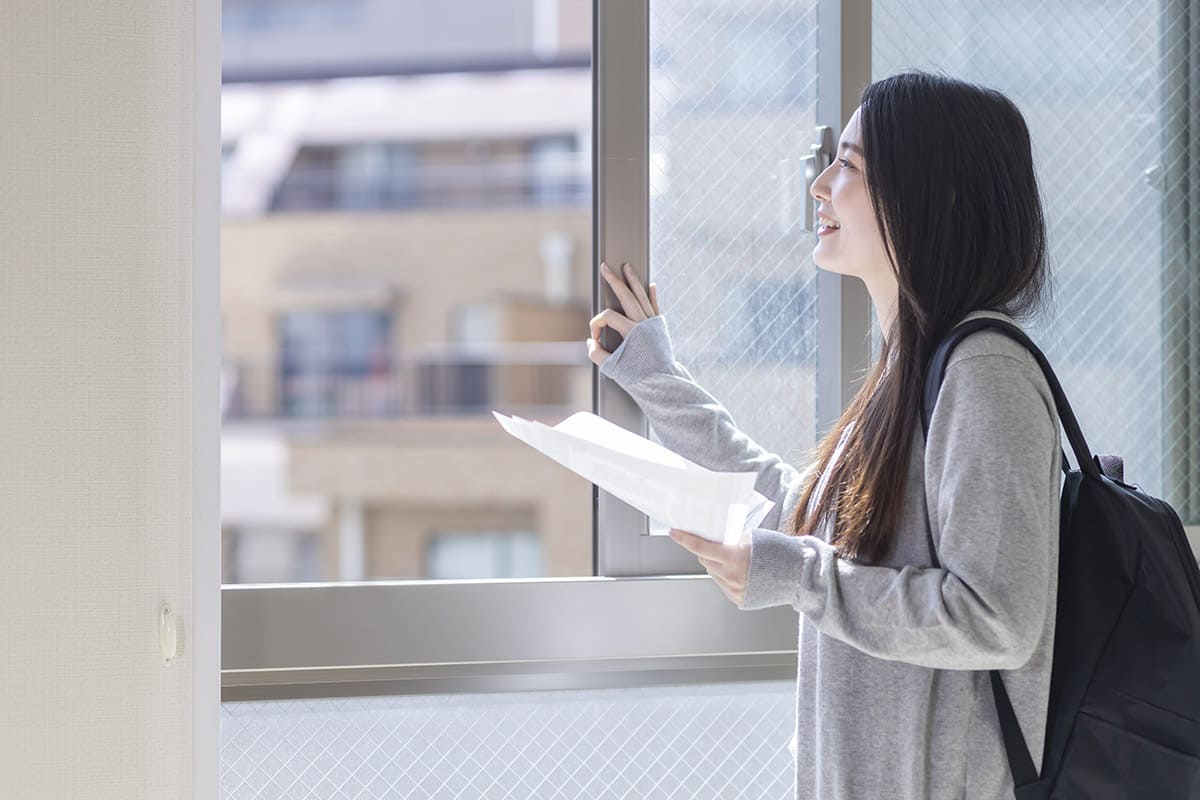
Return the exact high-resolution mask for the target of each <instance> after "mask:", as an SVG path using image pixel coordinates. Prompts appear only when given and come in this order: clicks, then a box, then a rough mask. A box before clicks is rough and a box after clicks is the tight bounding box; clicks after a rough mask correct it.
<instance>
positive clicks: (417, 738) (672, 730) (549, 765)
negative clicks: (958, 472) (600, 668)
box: [221, 681, 795, 800]
mask: <svg viewBox="0 0 1200 800" xmlns="http://www.w3.org/2000/svg"><path fill="white" fill-rule="evenodd" d="M794 715H795V686H794V683H793V682H792V681H764V682H752V683H730V684H707V685H698V686H662V687H651V688H636V689H592V690H580V691H550V692H512V693H504V694H478V695H476V694H470V695H417V696H385V697H361V698H334V699H322V700H282V701H269V702H238V703H224V704H223V705H222V708H221V717H222V719H221V738H222V743H221V785H222V797H223V798H224V800H260V798H270V799H271V800H276V798H288V800H302V799H304V798H312V799H313V800H367V799H368V798H388V799H389V800H399V798H433V799H434V800H459V799H460V798H462V800H467V799H468V798H471V799H474V798H486V799H487V800H493V799H494V800H503V799H504V798H513V799H514V800H543V798H544V800H553V799H555V798H562V799H563V800H567V799H568V798H569V799H570V800H601V799H602V798H603V800H610V799H611V800H633V799H634V798H654V800H672V798H678V800H683V799H684V798H687V800H703V799H704V798H712V800H717V799H718V798H720V800H734V799H735V798H745V799H747V800H749V799H750V798H753V799H754V800H769V799H770V798H778V799H779V800H786V799H787V798H790V797H791V796H792V785H793V782H794V777H793V773H794V769H793V762H792V757H791V754H790V753H789V752H788V749H787V741H788V739H789V737H790V736H791V734H792V731H793V728H794V725H795V718H794Z"/></svg>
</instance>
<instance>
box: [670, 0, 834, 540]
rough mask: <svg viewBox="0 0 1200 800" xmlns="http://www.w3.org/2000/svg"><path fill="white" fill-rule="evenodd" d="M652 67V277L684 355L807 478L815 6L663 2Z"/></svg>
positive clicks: (746, 0) (758, 0)
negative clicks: (806, 193) (808, 168)
mask: <svg viewBox="0 0 1200 800" xmlns="http://www.w3.org/2000/svg"><path fill="white" fill-rule="evenodd" d="M650 58H651V69H650V151H651V152H650V275H651V279H652V280H653V281H654V282H655V283H656V284H658V294H659V300H660V306H661V307H662V312H663V314H664V316H666V318H667V320H668V323H669V325H670V330H671V339H672V342H673V343H674V345H675V356H676V358H677V359H678V360H679V361H680V362H681V363H682V364H684V366H686V367H687V369H688V371H689V372H691V373H692V375H693V376H694V377H695V378H696V381H697V382H698V383H699V384H700V385H701V386H703V387H704V388H705V389H706V390H708V391H709V392H710V393H711V394H712V395H713V396H714V397H716V398H717V399H718V400H719V401H721V403H722V404H724V405H725V407H726V408H727V409H728V410H729V412H730V413H731V414H732V416H733V418H734V420H735V422H736V423H737V425H738V427H739V428H740V429H741V430H743V431H744V432H745V433H746V434H748V435H749V436H750V437H751V438H752V439H754V440H755V441H756V442H758V443H759V444H760V445H762V446H763V447H765V448H767V449H768V450H771V451H773V452H775V453H778V454H780V456H781V457H783V458H784V460H787V461H790V462H791V463H799V461H798V460H799V459H802V458H804V457H805V456H806V454H807V453H806V451H808V450H809V449H810V448H811V447H812V446H813V445H814V444H815V435H816V434H815V422H814V420H815V409H816V382H815V377H816V353H817V350H816V333H817V308H816V280H815V278H816V272H815V267H814V265H813V263H812V250H813V247H814V245H815V243H816V236H815V234H814V233H811V232H805V231H804V230H803V220H802V218H801V217H800V215H801V214H802V209H803V205H802V200H803V195H802V192H803V186H804V184H803V164H802V162H800V160H799V159H800V158H801V157H802V156H804V155H805V154H807V153H808V152H809V146H810V144H811V143H813V142H814V141H815V139H814V128H815V126H816V102H817V4H816V2H792V1H791V0H789V1H788V2H782V1H778V2H775V1H772V0H766V1H764V0H736V1H735V2H731V1H730V0H719V2H714V1H713V0H706V1H705V2H694V0H688V1H687V2H684V1H683V0H654V1H653V2H651V4H650ZM798 176H799V179H797V177H798ZM764 398H769V400H768V401H764ZM651 438H652V439H655V440H656V441H658V439H657V437H656V436H655V435H654V433H653V429H651ZM662 528H665V525H663V524H662V523H661V522H660V521H658V520H651V530H652V531H656V530H660V529H662Z"/></svg>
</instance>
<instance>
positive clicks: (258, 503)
mask: <svg viewBox="0 0 1200 800" xmlns="http://www.w3.org/2000/svg"><path fill="white" fill-rule="evenodd" d="M223 7H224V9H225V11H226V13H225V15H224V22H225V25H224V27H223V32H222V59H223V64H222V67H223V79H224V85H223V87H222V109H221V117H222V120H221V122H222V175H223V179H222V197H221V202H222V212H223V224H222V231H221V236H222V243H221V244H222V251H221V270H222V274H221V291H222V296H221V305H222V316H223V331H224V337H223V343H222V349H223V357H224V364H223V368H222V414H223V426H222V531H223V533H222V535H223V538H224V541H223V548H222V552H223V553H224V559H223V562H224V563H223V580H224V581H225V582H227V583H236V582H247V583H248V582H256V583H257V582H278V581H282V582H304V581H350V580H353V581H360V580H385V579H386V580H404V579H424V578H442V577H455V578H484V579H487V578H496V577H579V576H586V575H590V574H591V573H592V486H591V484H590V483H589V482H587V481H585V480H583V479H582V478H580V477H579V476H577V475H575V474H574V473H572V472H570V471H569V470H567V469H565V468H563V467H561V466H559V465H558V464H557V463H555V462H554V461H551V460H550V459H547V458H546V457H545V456H543V455H542V454H541V453H539V452H537V451H536V450H534V449H533V448H531V447H529V446H528V445H526V444H524V443H523V442H520V441H519V440H517V439H514V438H513V437H511V436H510V435H509V434H508V433H506V432H505V431H504V429H503V428H501V427H500V425H498V424H497V423H496V420H495V418H494V417H493V416H492V414H491V412H492V410H493V409H495V410H497V411H500V412H501V413H504V414H517V415H520V416H522V417H524V418H526V419H535V420H538V421H541V422H544V423H546V424H548V425H554V424H557V423H558V422H561V421H562V420H563V419H565V418H567V417H568V416H570V415H571V414H573V413H575V412H577V411H580V410H590V409H591V407H592V401H591V380H592V365H591V362H590V361H589V360H588V357H587V348H586V347H585V346H584V340H585V339H586V337H587V335H588V333H587V332H588V325H587V323H588V320H589V319H590V318H591V316H592V311H591V304H592V296H591V293H592V285H591V226H592V219H591V127H592V120H591V105H592V86H591V82H592V77H591V68H590V60H591V39H592V30H591V2H590V0H548V2H541V1H539V2H537V3H518V4H511V3H493V2H490V1H489V0H445V1H444V2H439V3H386V2H385V3H374V2H363V1H362V0H224V6H223ZM439 531H452V532H453V535H450V534H447V535H445V536H443V537H439V536H438V533H439Z"/></svg>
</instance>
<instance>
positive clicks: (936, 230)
mask: <svg viewBox="0 0 1200 800" xmlns="http://www.w3.org/2000/svg"><path fill="white" fill-rule="evenodd" d="M859 138H860V139H861V141H860V142H859V145H860V146H861V147H862V150H863V156H862V158H863V162H864V166H865V171H864V174H865V177H866V182H867V192H868V195H869V196H870V199H871V206H872V208H873V209H874V211H875V216H876V218H877V219H878V220H879V228H880V231H882V233H883V236H884V241H885V245H886V247H885V249H888V250H890V252H888V259H889V261H890V263H891V267H892V271H893V273H894V274H895V275H896V278H897V280H898V282H899V296H898V301H897V308H896V314H895V317H894V320H893V323H892V325H891V326H890V329H889V330H887V331H884V332H883V333H884V340H883V343H882V346H881V348H880V352H879V355H878V357H877V359H876V361H875V363H874V364H873V366H872V368H871V370H870V371H869V373H868V375H867V377H866V380H865V381H864V382H863V385H862V387H861V388H860V389H859V391H858V393H857V394H856V395H855V396H854V399H853V400H852V401H851V402H850V404H849V407H848V408H847V409H846V411H845V412H844V413H843V414H842V416H841V417H840V418H839V419H838V421H837V422H836V423H835V424H834V425H833V428H832V429H831V430H830V431H829V433H828V434H827V435H826V436H825V438H824V439H823V440H822V441H821V442H820V444H819V445H818V446H817V447H816V449H815V454H814V457H813V461H814V463H815V464H816V465H817V468H816V469H814V470H813V471H812V473H811V478H810V479H809V481H808V483H807V487H806V488H805V489H804V490H803V492H802V496H801V498H800V502H799V505H798V506H797V508H796V511H795V513H794V514H793V516H792V520H791V525H790V528H789V532H790V533H792V534H793V535H802V534H807V533H812V532H813V531H814V529H815V527H816V524H817V522H819V521H820V520H822V519H824V518H825V515H826V514H829V513H832V514H834V529H833V533H832V535H831V537H830V543H831V544H833V545H834V546H835V548H836V550H837V553H838V555H839V556H840V557H842V558H850V559H855V560H860V561H866V562H871V561H876V560H878V559H880V558H882V557H883V556H884V555H886V554H887V553H888V552H889V551H890V548H891V546H892V542H893V539H894V535H893V534H894V532H895V530H896V528H897V525H898V523H899V520H900V512H901V502H902V500H903V496H904V485H905V481H906V479H907V474H908V462H909V458H910V457H911V454H912V438H913V435H914V428H913V426H914V425H920V424H921V423H920V417H919V416H918V414H919V413H920V403H921V392H922V384H923V382H924V379H925V372H926V370H927V367H928V361H929V358H930V356H931V355H932V352H933V348H934V347H935V346H936V345H937V342H938V341H939V340H940V339H941V337H943V336H944V335H945V334H946V333H947V332H948V331H949V330H950V328H952V327H953V326H954V325H955V324H957V323H958V322H960V321H961V320H962V318H963V317H964V316H966V315H967V314H968V313H970V312H972V311H975V310H980V309H992V310H996V311H1002V312H1004V313H1006V314H1008V315H1009V316H1011V317H1014V318H1020V317H1027V316H1029V315H1030V314H1031V313H1033V312H1038V311H1040V310H1041V307H1042V305H1043V303H1044V301H1045V299H1046V295H1047V294H1048V292H1049V286H1048V281H1047V266H1046V225H1045V219H1044V217H1043V214H1042V204H1041V198H1040V196H1039V190H1038V185H1037V179H1036V177H1035V176H1034V170H1033V156H1032V152H1031V147H1030V142H1029V131H1028V129H1027V128H1026V125H1025V120H1024V118H1023V117H1022V116H1021V112H1020V111H1019V110H1018V109H1017V107H1016V105H1014V104H1013V102H1012V101H1011V100H1009V99H1008V98H1007V97H1005V96H1004V95H1003V94H1001V93H1000V92H998V91H996V90H994V89H989V88H986V87H983V86H978V85H975V84H971V83H967V82H964V81H960V80H956V79H954V78H951V77H949V76H944V75H935V74H930V73H927V72H922V71H918V70H910V71H907V72H902V73H899V74H896V75H892V76H890V77H887V78H884V79H882V80H879V81H876V82H874V83H872V84H870V85H869V86H867V87H866V88H865V89H863V91H862V95H861V97H860V111H859ZM889 365H890V366H889ZM885 367H887V368H886V369H885ZM851 421H854V427H853V428H852V429H851V431H850V433H849V434H848V435H847V438H846V444H845V445H844V449H843V451H842V455H841V457H840V458H839V459H838V460H837V461H836V462H835V463H834V464H833V466H832V468H831V469H832V472H831V473H830V476H829V479H828V485H827V487H826V488H825V489H824V490H823V491H822V494H821V496H820V497H819V498H818V502H817V503H816V505H815V506H814V509H813V514H812V515H811V517H810V516H809V515H807V514H806V513H805V512H806V507H807V505H808V503H809V499H810V497H811V496H812V493H813V491H814V489H815V486H816V483H817V480H818V477H819V476H820V475H821V474H822V473H823V472H824V471H825V470H826V469H829V468H830V467H829V461H830V457H831V455H832V453H833V450H834V449H835V447H836V445H837V442H838V441H839V439H840V438H841V435H842V432H843V431H844V430H845V428H846V426H847V424H848V423H850V422H851Z"/></svg>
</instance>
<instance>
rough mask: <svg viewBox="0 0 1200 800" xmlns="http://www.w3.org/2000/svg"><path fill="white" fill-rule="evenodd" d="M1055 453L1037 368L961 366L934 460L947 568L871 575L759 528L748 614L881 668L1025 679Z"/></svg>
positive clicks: (1052, 523) (1045, 604)
mask: <svg viewBox="0 0 1200 800" xmlns="http://www.w3.org/2000/svg"><path fill="white" fill-rule="evenodd" d="M1059 452H1060V451H1059V434H1058V415H1057V412H1056V410H1055V408H1054V405H1053V398H1052V396H1051V394H1050V391H1049V387H1048V386H1047V385H1046V382H1045V378H1044V376H1043V375H1042V374H1041V372H1040V371H1039V370H1037V369H1036V367H1033V366H1031V365H1030V364H1028V363H1025V362H1023V361H1020V360H1018V359H1016V358H1013V357H1011V356H1008V355H1004V354H985V355H975V356H972V357H968V358H963V359H960V360H959V361H957V362H953V361H952V363H951V365H950V366H949V367H948V368H947V371H946V377H945V382H944V383H943V384H942V388H941V393H940V395H939V398H938V402H937V405H936V408H935V410H934V414H933V418H932V420H931V422H930V428H929V437H928V441H927V444H926V450H925V461H924V467H925V475H924V485H925V492H926V497H927V498H928V500H929V508H930V511H931V513H930V517H931V526H932V527H931V529H932V532H933V536H934V540H935V543H936V546H937V550H938V558H939V561H940V562H941V565H942V566H941V568H938V569H932V568H918V567H913V566H904V567H902V568H891V567H887V566H874V565H864V564H860V563H857V562H854V561H849V560H844V559H840V558H837V557H835V553H834V550H833V548H832V547H831V546H830V545H829V544H828V543H826V542H825V541H823V540H821V539H819V538H817V537H815V536H798V537H793V536H788V535H785V534H782V533H778V532H776V531H771V530H763V529H755V530H754V531H752V532H751V537H750V540H751V556H750V561H751V564H750V569H749V576H748V579H747V587H746V596H745V598H744V600H743V603H742V605H741V607H742V608H744V609H754V608H763V607H766V606H771V605H783V604H791V605H792V606H793V607H794V608H795V609H796V610H797V611H799V612H800V613H802V614H804V615H805V616H806V617H807V618H808V620H809V621H810V622H811V623H812V624H814V625H815V626H816V627H817V629H818V630H820V631H821V632H822V633H824V634H826V635H828V636H831V637H833V638H836V639H838V640H840V641H843V642H845V643H847V644H850V645H851V646H853V647H855V648H857V649H859V650H861V651H863V652H865V653H868V654H870V655H873V656H876V657H878V658H883V659H891V660H898V661H904V662H908V663H912V664H916V665H920V666H926V667H933V668H940V669H969V670H978V669H1016V668H1018V667H1020V666H1021V665H1023V664H1024V663H1025V662H1026V661H1028V660H1029V658H1030V656H1031V654H1032V653H1033V652H1034V649H1035V647H1036V646H1037V644H1038V641H1039V638H1040V636H1041V635H1042V632H1043V627H1044V623H1045V621H1046V617H1047V615H1048V614H1050V613H1052V608H1053V596H1052V590H1053V583H1054V577H1055V574H1056V573H1055V572H1053V571H1054V570H1056V569H1057V558H1055V557H1054V553H1055V552H1056V547H1055V546H1054V545H1055V544H1056V542H1057V537H1058V506H1057V501H1058V490H1059V478H1058V473H1059V464H1060V461H1059V458H1060V456H1059ZM922 535H923V533H922Z"/></svg>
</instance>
